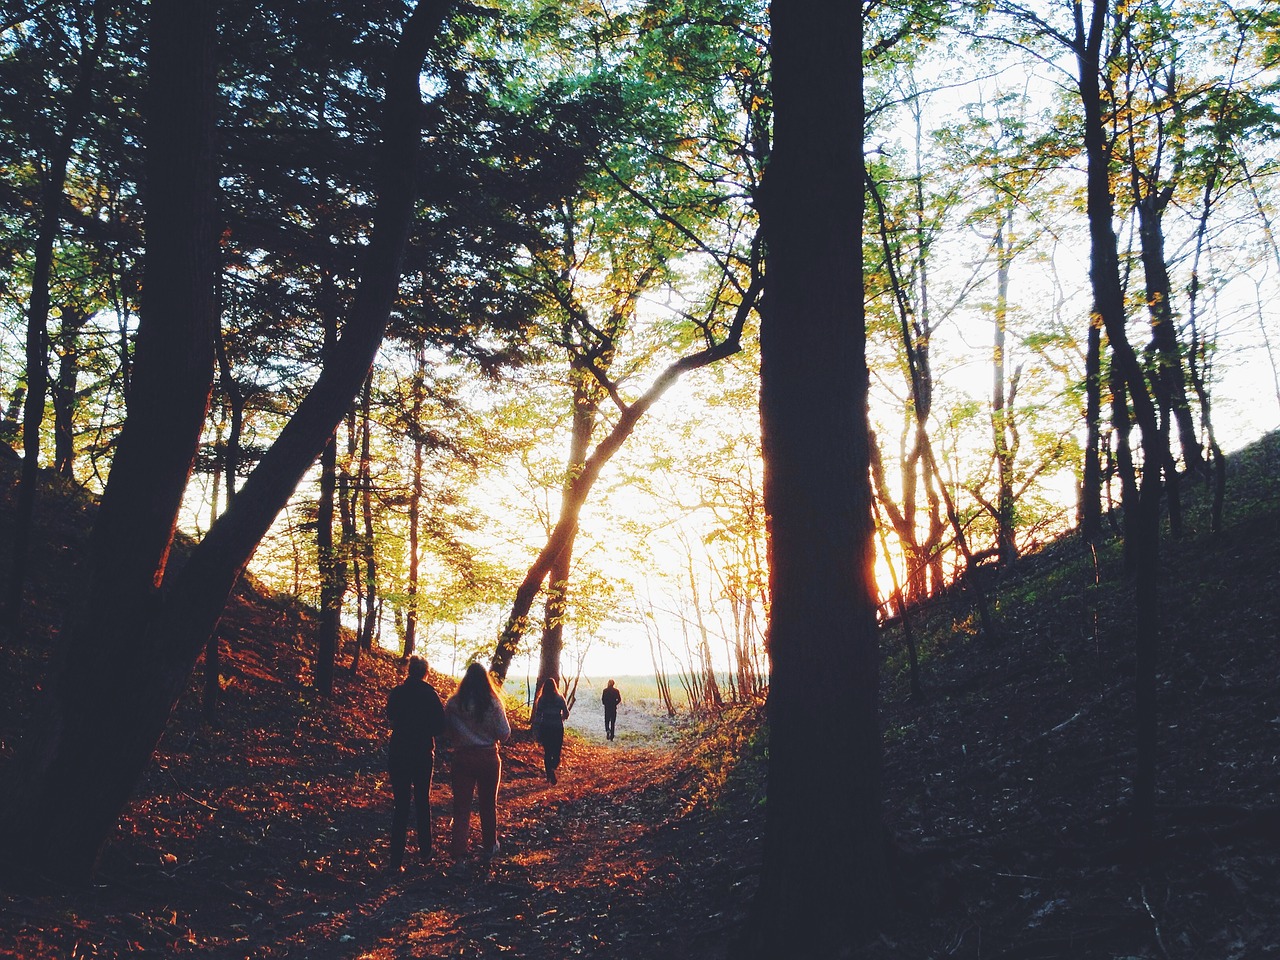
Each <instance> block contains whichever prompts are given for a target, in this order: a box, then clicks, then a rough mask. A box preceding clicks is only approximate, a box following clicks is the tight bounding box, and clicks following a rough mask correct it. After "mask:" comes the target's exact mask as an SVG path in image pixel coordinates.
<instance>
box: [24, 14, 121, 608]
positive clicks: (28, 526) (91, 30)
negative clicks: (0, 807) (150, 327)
mask: <svg viewBox="0 0 1280 960" xmlns="http://www.w3.org/2000/svg"><path fill="white" fill-rule="evenodd" d="M109 11H110V4H109V3H107V0H94V2H92V3H91V4H77V5H74V6H73V9H72V11H71V13H72V17H73V19H75V20H78V21H79V22H77V23H75V24H74V27H75V31H76V32H77V33H78V34H79V36H80V49H79V51H78V59H77V63H76V74H75V80H74V83H73V85H72V87H71V92H70V95H69V96H68V99H67V103H66V106H65V108H64V115H63V120H62V130H61V131H60V132H59V134H58V137H57V140H56V142H55V144H54V147H53V150H52V151H51V153H50V155H49V157H48V158H47V161H46V165H45V169H44V176H43V178H42V182H41V189H40V222H39V226H38V228H37V235H36V238H35V257H34V260H35V263H34V267H33V270H32V276H31V296H30V300H29V302H28V305H27V338H26V360H27V367H26V370H27V376H26V383H27V391H26V397H25V401H24V407H23V418H22V477H21V480H20V481H19V485H18V504H17V518H16V521H15V523H14V531H13V541H12V545H11V549H12V565H11V566H10V568H9V570H10V573H9V583H8V585H7V590H6V593H5V606H6V609H7V610H8V613H9V616H10V617H12V618H14V619H17V618H19V617H20V616H21V614H22V597H23V592H24V587H25V581H26V575H27V555H28V552H29V550H30V544H31V534H32V529H33V525H34V523H35V509H36V491H37V487H38V485H39V482H40V472H39V471H40V427H41V424H42V423H43V422H44V415H45V409H44V408H45V400H46V399H47V397H48V396H49V371H48V363H49V306H50V283H51V276H52V273H53V254H54V245H55V243H56V241H57V238H58V234H59V233H60V231H61V227H62V210H63V200H64V197H63V191H64V190H65V187H66V180H67V167H68V165H69V164H70V162H71V155H72V148H73V146H74V144H75V141H76V138H77V137H78V136H79V135H80V132H81V129H80V128H81V126H82V124H83V123H84V121H85V117H86V115H87V114H88V112H89V109H90V106H91V105H92V99H93V83H94V77H95V73H96V71H97V69H98V63H99V61H100V60H101V58H102V52H103V50H104V48H105V46H106V39H107V30H106V20H107V16H108V13H109ZM64 376H65V371H64ZM59 435H60V436H61V434H59ZM68 469H69V467H68Z"/></svg>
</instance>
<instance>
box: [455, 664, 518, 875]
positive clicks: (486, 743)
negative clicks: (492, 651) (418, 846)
mask: <svg viewBox="0 0 1280 960" xmlns="http://www.w3.org/2000/svg"><path fill="white" fill-rule="evenodd" d="M444 716H445V722H446V724H447V735H448V737H449V740H450V742H451V743H452V744H453V762H452V779H453V846H452V852H453V859H454V860H455V861H461V860H462V859H463V858H464V857H465V856H466V855H467V838H468V835H469V834H470V833H471V799H472V797H473V796H476V797H478V801H479V802H478V806H479V807H480V838H481V851H482V853H483V856H484V857H485V859H488V858H490V857H492V856H493V855H494V854H496V853H497V852H498V785H499V784H500V783H501V782H502V757H501V756H499V754H498V744H499V743H501V742H502V741H503V740H506V739H507V738H508V737H509V736H511V724H510V723H509V722H508V720H507V712H506V710H504V709H503V708H502V700H501V698H500V697H499V696H498V691H497V690H496V689H495V688H494V685H493V681H492V680H491V679H490V678H489V673H488V671H487V670H485V668H484V667H482V666H481V665H480V664H478V663H473V664H471V666H469V667H467V672H466V673H465V674H464V675H463V677H462V682H461V683H459V684H458V689H457V690H456V691H455V692H454V694H453V696H452V697H450V698H449V702H448V703H446V704H445V707H444Z"/></svg>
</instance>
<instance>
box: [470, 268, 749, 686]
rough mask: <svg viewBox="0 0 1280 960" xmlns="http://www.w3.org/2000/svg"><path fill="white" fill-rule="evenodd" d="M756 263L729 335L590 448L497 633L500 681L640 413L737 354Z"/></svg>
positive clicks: (630, 408) (677, 367)
mask: <svg viewBox="0 0 1280 960" xmlns="http://www.w3.org/2000/svg"><path fill="white" fill-rule="evenodd" d="M752 267H753V276H752V280H751V285H750V286H749V287H748V288H747V290H746V292H745V293H744V294H743V297H742V301H741V303H739V304H738V309H737V312H736V313H735V315H734V319H733V323H732V324H731V325H730V329H729V331H728V333H727V334H726V335H725V338H724V339H723V340H722V341H720V342H719V343H714V344H712V345H711V346H708V347H705V348H703V349H701V350H698V351H696V352H694V353H690V354H686V355H685V356H683V357H681V358H680V359H679V360H676V361H675V362H674V363H672V364H670V365H669V366H668V367H667V368H666V369H664V370H663V371H662V372H661V373H660V374H658V376H657V377H656V378H655V379H654V381H653V383H652V384H650V385H649V388H648V389H647V390H646V391H645V392H644V393H643V394H641V396H640V397H639V398H637V399H636V400H635V401H634V402H633V403H630V404H625V405H622V406H621V409H620V410H619V414H618V419H617V421H616V422H615V423H614V425H613V429H612V430H610V431H609V433H608V434H607V435H606V436H605V437H604V438H603V439H602V440H601V441H600V442H599V443H598V444H596V446H595V449H594V450H592V451H591V455H590V456H588V457H587V458H586V460H585V461H584V462H583V465H582V470H581V471H580V472H578V473H577V474H576V475H575V476H572V477H570V478H569V481H568V484H567V486H566V488H565V494H564V497H563V499H562V504H561V510H560V517H559V519H558V520H557V521H556V525H555V526H554V527H553V528H552V529H551V533H550V534H549V535H548V536H547V542H546V544H545V545H544V546H543V548H542V550H541V551H540V552H539V553H538V556H537V557H536V558H535V559H534V561H533V563H532V564H531V565H530V567H529V571H528V572H527V573H526V574H525V577H524V580H523V581H522V582H521V584H520V586H519V587H518V588H517V589H516V596H515V600H514V601H513V602H512V604H511V612H510V614H508V616H507V622H506V625H505V626H504V627H503V629H502V633H501V635H500V636H499V637H498V642H497V645H496V647H495V648H494V653H493V658H492V659H491V660H490V661H489V672H490V673H492V674H493V675H494V676H495V677H496V678H497V679H498V682H499V683H501V682H502V681H503V680H505V679H506V676H507V670H508V669H509V668H510V667H511V660H512V659H513V658H514V657H515V655H516V651H517V649H519V646H520V641H521V640H522V639H523V638H524V634H525V631H526V630H527V629H528V624H529V610H530V609H531V608H532V607H533V601H534V600H535V599H536V598H537V596H538V591H539V590H541V589H542V583H543V581H544V580H546V578H547V575H548V573H550V571H551V568H552V566H553V565H554V563H555V561H556V559H557V558H558V557H559V556H560V554H561V553H563V552H564V550H565V549H566V548H569V547H570V546H571V545H572V543H573V538H574V537H575V536H577V532H578V517H579V516H580V515H581V513H582V507H583V505H584V504H585V503H586V502H587V497H588V496H589V495H590V494H591V488H592V487H593V486H594V485H595V482H596V480H598V479H599V478H600V471H601V470H603V469H604V467H605V464H607V463H608V462H609V460H610V459H612V457H613V455H614V454H615V453H617V452H618V450H620V449H621V448H622V445H623V444H624V443H626V441H627V438H628V437H629V436H631V433H632V431H634V430H635V428H636V424H637V423H639V422H640V420H641V418H643V417H644V415H645V414H646V413H648V412H649V409H650V408H651V407H652V406H653V405H654V404H655V403H657V402H658V401H659V400H660V399H661V398H662V396H663V394H665V393H666V392H667V391H668V390H669V389H671V387H672V385H673V384H674V383H675V382H676V381H677V380H679V379H680V378H681V377H682V376H684V374H685V373H687V372H689V371H690V370H696V369H698V368H700V367H705V366H707V365H708V364H711V363H715V362H716V361H718V360H722V359H724V358H725V357H728V356H732V355H733V354H734V353H737V352H738V350H739V349H741V347H740V343H741V339H742V328H743V325H744V324H745V323H746V321H747V317H748V316H750V314H751V311H752V310H754V309H755V305H756V301H757V299H758V298H759V296H760V289H761V280H760V277H759V275H758V274H757V273H755V270H754V267H755V264H754V262H753V264H752Z"/></svg>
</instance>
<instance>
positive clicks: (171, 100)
mask: <svg viewBox="0 0 1280 960" xmlns="http://www.w3.org/2000/svg"><path fill="white" fill-rule="evenodd" d="M214 9H215V6H214V4H213V3H212V2H199V3H192V2H188V0H160V2H157V3H155V4H154V5H153V6H152V43H151V53H150V58H151V59H150V63H151V67H150V69H151V78H150V79H151V84H150V89H151V91H152V93H151V96H152V101H153V102H152V105H151V111H150V114H149V117H150V119H149V135H148V143H147V150H148V163H149V168H148V169H149V174H150V176H149V184H150V186H149V193H148V198H147V202H148V209H149V214H150V217H149V224H148V235H147V246H148V271H147V276H148V284H147V287H146V289H147V291H148V293H147V297H148V301H147V306H146V311H145V313H144V315H143V317H142V321H141V328H140V330H139V345H138V364H137V371H136V373H135V379H134V386H133V395H132V398H131V408H130V412H129V417H128V419H127V421H126V424H125V427H124V431H123V433H122V436H121V440H120V449H119V451H118V453H117V455H116V460H115V463H114V465H113V467H112V472H111V477H110V479H109V481H108V488H107V491H106V493H105V495H104V497H103V502H102V505H101V508H100V510H99V513H98V518H97V521H96V523H95V527H94V533H93V543H92V547H91V556H90V558H89V561H88V576H89V583H88V586H87V588H86V590H85V592H84V593H85V596H84V603H83V606H82V608H81V609H80V610H79V611H78V612H77V613H76V614H75V615H74V616H73V618H72V619H71V622H70V623H69V624H68V626H67V628H66V632H65V635H64V636H63V638H62V644H63V652H62V655H61V657H60V661H59V666H58V668H57V671H56V674H55V677H54V680H53V683H52V685H51V693H50V695H49V696H48V697H47V698H46V703H45V714H44V717H43V722H42V723H41V724H40V725H39V727H38V729H37V730H35V731H33V733H32V736H31V737H30V738H29V740H28V742H27V744H26V745H25V747H24V755H23V757H22V758H21V759H20V761H18V762H20V763H21V764H22V765H23V774H24V775H23V776H20V777H17V778H16V783H15V786H14V789H13V791H12V793H11V794H10V795H9V796H7V797H5V798H4V802H3V813H4V816H3V821H2V822H3V827H2V828H0V830H2V833H0V845H2V846H3V847H4V849H5V852H6V854H7V855H8V859H9V862H10V863H11V864H12V865H13V866H14V867H15V868H16V869H19V870H26V871H30V872H32V873H46V874H50V875H54V876H59V877H63V878H67V879H76V878H83V877H84V876H85V875H86V874H88V873H89V872H90V871H91V870H92V868H93V865H94V862H95V860H96V858H97V855H98V851H99V849H100V848H101V845H102V843H103V841H104V840H105V839H106V837H107V836H108V835H109V833H110V832H111V830H112V829H113V827H114V825H115V822H116V820H117V818H118V816H119V814H120V811H121V809H122V808H123V806H124V804H125V802H126V801H127V799H128V796H129V794H130V792H131V790H132V789H133V786H134V785H135V783H136V782H137V779H138V777H139V776H140V775H141V773H142V771H143V769H144V768H145V766H146V764H147V762H148V760H149V758H150V756H151V753H152V751H153V750H154V748H155V744H156V742H157V740H158V739H159V737H160V735H161V733H162V732H163V730H164V726H165V722H166V720H167V719H168V716H169V713H170V711H171V710H172V708H173V705H174V703H175V702H176V701H177V698H178V697H179V695H180V694H181V692H182V691H183V690H184V689H185V687H186V685H187V682H188V680H189V678H190V675H191V671H192V668H193V666H194V664H195V661H196V658H197V657H198V656H199V654H200V651H201V650H202V649H204V647H205V644H206V641H207V639H208V637H209V634H210V633H211V632H212V631H213V629H214V628H215V626H216V624H217V622H218V619H219V617H220V615H221V612H222V609H223V607H224V605H225V603H226V600H227V597H228V596H229V595H230V593H231V590H232V589H233V587H234V586H235V583H236V580H237V579H238V578H239V575H240V573H241V571H242V570H243V569H244V566H245V565H246V564H247V563H248V561H249V558H250V556H251V555H252V554H253V551H254V548H255V546H256V545H257V543H258V542H259V540H261V538H262V536H263V534H264V533H265V531H266V530H267V528H268V527H269V526H270V524H271V522H272V520H273V519H274V518H275V516H276V514H277V513H278V512H279V510H280V509H281V507H283V506H284V504H285V502H286V501H287V500H288V498H289V496H290V494H291V493H292V491H293V490H294V488H295V487H296V486H297V483H298V481H299V480H300V479H301V477H302V476H303V475H304V474H305V472H306V471H307V470H308V469H309V468H310V467H311V465H312V464H313V463H314V462H315V459H316V457H317V455H318V454H319V452H320V450H321V448H322V447H323V446H324V444H325V442H326V440H327V439H328V438H329V436H331V435H332V433H333V430H334V427H335V426H336V425H337V423H338V421H339V419H340V418H341V416H342V414H343V413H344V412H345V410H346V409H347V408H348V407H349V405H350V404H351V401H352V399H353V398H354V397H355V395H356V392H357V391H358V390H359V389H360V386H361V384H362V383H363V382H364V379H365V377H366V375H367V373H368V370H369V367H370V365H371V364H372V362H373V359H374V356H375V353H376V351H377V348H378V345H379V344H380V343H381V341H382V338H383V335H384V333H385V330H386V326H387V322H388V318H389V316H390V311H391V306H392V303H393V300H394V297H395V294H396V292H397V287H398V284H399V279H400V263H401V258H402V255H403V251H404V246H405V242H406V238H407V236H408V232H409V224H410V221H411V219H412V216H413V212H414V205H415V199H416V191H415V188H414V184H415V176H414V174H415V170H416V163H415V158H416V150H417V147H418V144H419V142H420V140H421V121H422V103H421V97H422V82H421V71H422V64H423V60H424V57H425V56H426V53H427V51H428V50H429V49H430V47H431V46H432V44H433V42H434V40H435V38H436V36H437V33H438V31H439V28H440V26H441V25H442V23H443V20H444V17H445V14H446V11H447V3H446V2H439V3H435V2H430V0H428V2H424V3H422V4H419V5H418V6H417V7H416V8H415V9H414V10H413V12H412V13H411V14H410V15H409V16H408V17H407V19H406V20H405V21H404V24H403V29H402V31H401V34H400V38H399V41H398V43H397V45H396V50H395V56H394V59H393V61H392V62H391V63H390V64H389V67H388V70H387V74H386V77H385V82H384V89H385V96H384V106H383V116H382V123H381V128H380V146H379V148H378V153H377V161H378V165H377V170H376V179H375V183H376V187H375V189H376V196H377V206H376V212H375V216H374V222H373V227H372V230H371V232H370V234H369V237H368V243H367V247H366V249H365V258H364V261H363V266H362V269H361V274H360V284H359V289H358V291H357V294H356V297H355V300H354V302H353V305H352V309H351V312H350V314H349V316H348V319H347V324H346V329H345V331H344V334H343V337H342V339H341V341H340V342H339V345H338V347H337V349H336V351H335V353H334V355H333V356H332V357H330V362H328V363H326V365H325V367H324V369H323V370H322V372H321V374H320V377H319V379H318V380H317V382H316V384H315V386H314V387H313V388H312V389H311V391H310V392H309V393H308V395H307V396H306V398H305V399H304V400H303V401H302V403H301V404H300V405H299V407H298V409H297V411H296V412H295V413H294V415H293V416H292V417H291V418H290V420H289V422H288V423H287V424H286V425H285V427H284V429H283V430H282V431H281V433H280V435H279V437H278V439H277V440H276V442H275V443H274V444H273V445H272V447H271V449H270V450H269V451H268V452H267V454H266V455H265V456H264V458H263V459H262V461H261V462H260V463H259V466H258V467H257V469H255V470H254V471H253V472H252V473H251V474H250V475H249V477H248V478H247V479H246V481H245V484H244V486H243V487H242V489H241V492H240V494H239V496H237V498H236V501H235V504H234V505H233V506H232V507H230V508H229V509H228V510H227V511H226V512H225V513H223V514H222V516H221V517H219V519H218V521H217V522H216V523H215V524H214V525H213V526H212V528H211V529H210V530H209V533H208V534H207V535H206V536H205V538H204V539H203V540H201V542H200V543H199V544H198V545H197V546H196V547H195V548H194V550H193V551H192V553H191V555H190V557H189V558H188V560H187V562H186V564H185V565H184V566H183V567H182V568H181V569H180V570H173V569H170V568H169V567H168V565H167V560H168V555H169V547H170V544H171V541H172V537H173V532H174V527H175V521H176V517H177V513H178V507H179V503H180V499H181V495H182V492H183V489H184V488H185V485H186V481H187V476H188V473H189V471H190V469H191V463H192V461H193V459H194V455H195V451H196V447H197V444H198V441H199V434H200V428H201V426H202V423H203V418H204V415H205V409H206V406H207V404H208V399H209V394H210V390H211V385H212V377H213V362H214V357H213V332H214V328H213V320H214V316H213V293H214V270H215V262H216V259H215V251H216V239H217V231H216V227H217V224H216V220H215V217H214V205H213V183H214V177H215V167H214V164H213V149H212V143H213V137H212V130H213V124H212V119H213V115H214V80H215V70H214V63H213V55H212V54H213V46H214V36H215V18H214ZM153 276H154V277H155V278H156V279H155V280H154V282H152V280H151V278H152V277H153Z"/></svg>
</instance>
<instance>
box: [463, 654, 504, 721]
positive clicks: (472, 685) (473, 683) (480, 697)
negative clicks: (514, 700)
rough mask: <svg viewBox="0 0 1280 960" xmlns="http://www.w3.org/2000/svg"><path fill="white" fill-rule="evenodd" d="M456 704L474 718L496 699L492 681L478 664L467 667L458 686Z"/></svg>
mask: <svg viewBox="0 0 1280 960" xmlns="http://www.w3.org/2000/svg"><path fill="white" fill-rule="evenodd" d="M457 697H458V702H459V703H461V704H462V707H463V709H464V710H466V711H467V713H469V714H471V715H472V716H475V715H477V714H479V713H481V712H482V711H483V710H484V709H485V708H486V707H487V706H488V705H489V703H490V702H492V701H495V700H497V699H498V692H497V691H496V690H495V689H494V688H493V680H491V679H490V678H489V671H488V670H486V669H485V668H484V667H482V666H480V664H478V663H473V664H471V666H469V667H467V672H466V673H464V674H463V675H462V680H461V682H460V683H459V684H458V693H457Z"/></svg>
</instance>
